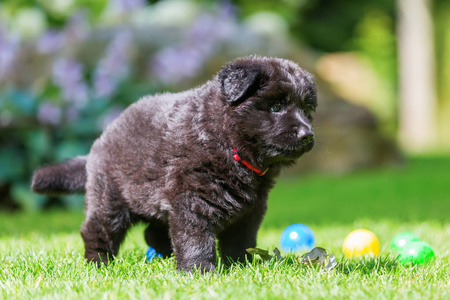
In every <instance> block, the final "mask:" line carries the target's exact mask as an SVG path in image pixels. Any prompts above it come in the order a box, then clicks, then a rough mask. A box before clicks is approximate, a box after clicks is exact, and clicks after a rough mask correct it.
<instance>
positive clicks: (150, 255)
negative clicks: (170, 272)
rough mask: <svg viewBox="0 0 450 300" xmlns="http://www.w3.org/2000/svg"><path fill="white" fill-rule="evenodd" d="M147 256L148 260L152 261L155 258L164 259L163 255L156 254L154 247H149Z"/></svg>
mask: <svg viewBox="0 0 450 300" xmlns="http://www.w3.org/2000/svg"><path fill="white" fill-rule="evenodd" d="M145 255H147V260H148V261H152V260H153V259H154V258H155V257H163V256H162V254H160V253H158V252H156V250H155V249H153V248H152V247H148V249H147V252H146V253H145Z"/></svg>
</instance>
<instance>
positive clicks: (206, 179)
mask: <svg viewBox="0 0 450 300" xmlns="http://www.w3.org/2000/svg"><path fill="white" fill-rule="evenodd" d="M316 105H317V100H316V90H315V86H314V83H313V82H312V79H311V76H310V74H308V73H307V72H305V71H303V70H302V69H300V68H299V67H298V66H297V65H296V64H295V63H293V62H291V61H288V60H283V59H277V58H267V57H257V56H252V57H245V58H241V59H238V60H236V61H233V62H231V63H229V64H227V65H226V66H225V67H223V68H222V70H221V71H220V72H219V73H218V75H217V76H216V77H214V78H213V80H211V81H209V82H207V83H205V84H204V85H202V86H200V87H198V88H195V89H192V90H188V91H186V92H182V93H177V94H161V95H156V96H147V97H144V98H142V99H141V100H139V101H138V102H136V103H134V104H133V105H131V106H130V107H129V108H128V109H127V110H126V111H124V112H123V113H122V115H121V116H120V117H119V118H117V119H116V120H115V121H114V122H113V123H112V124H110V125H109V126H108V127H107V129H106V130H105V132H104V133H103V134H102V135H101V137H100V138H99V139H97V140H96V141H95V143H94V145H93V146H92V148H91V151H90V153H89V156H88V158H87V163H86V171H85V174H87V180H86V185H85V187H86V209H85V213H86V220H85V222H84V224H83V226H82V230H81V234H82V236H83V239H84V242H85V246H86V248H85V250H86V252H85V256H86V258H87V259H88V260H89V261H94V262H96V263H98V264H100V263H102V262H103V263H104V264H107V263H108V261H109V260H112V259H113V258H114V256H116V255H117V253H118V250H119V246H120V243H121V242H122V241H123V239H124V237H125V234H126V232H127V230H128V228H129V227H130V226H132V224H134V223H136V222H138V221H144V222H147V223H149V226H148V228H147V229H146V231H145V239H146V241H147V243H148V244H149V245H150V246H151V247H153V248H155V249H156V250H157V251H158V252H160V253H162V254H163V255H165V256H169V255H171V253H172V251H173V253H174V254H175V257H176V260H177V267H178V269H180V270H188V271H189V270H191V269H192V268H200V269H202V270H204V271H210V270H213V269H214V268H215V263H216V238H217V239H218V245H219V246H220V250H221V256H222V258H223V261H225V262H228V261H229V260H230V259H231V260H232V261H244V260H245V259H248V260H251V257H246V256H247V254H246V251H245V250H246V248H248V247H255V246H256V234H257V231H258V228H259V226H260V224H261V221H262V219H263V216H264V214H265V212H266V208H267V196H268V192H269V190H270V189H271V188H272V186H273V185H274V182H275V178H276V177H277V176H278V174H279V172H280V169H281V168H282V167H283V166H287V165H290V164H292V163H294V162H295V160H296V159H297V158H299V157H300V156H301V155H302V154H303V153H305V152H307V151H309V150H311V148H312V147H313V144H314V139H313V137H314V134H313V132H312V127H311V124H310V122H311V115H310V114H311V112H312V111H313V110H314V109H315V107H316ZM233 147H235V148H237V149H238V151H239V154H240V156H241V157H243V158H244V159H245V160H247V161H248V162H249V163H250V164H252V165H253V166H254V167H256V168H258V169H260V170H265V169H267V168H268V172H267V173H266V175H264V176H259V175H258V174H256V173H255V172H253V171H251V170H250V169H248V168H247V167H245V166H244V165H243V164H241V163H239V162H237V161H235V160H234V159H233ZM81 166H82V164H81V162H80V161H78V163H76V164H74V163H73V161H69V162H67V163H63V164H60V165H56V166H50V167H46V168H44V169H42V170H38V171H37V172H36V173H35V176H34V180H33V189H34V190H36V191H39V192H52V191H54V192H61V191H63V190H65V189H66V190H67V191H69V192H73V191H80V190H82V188H81V187H84V185H82V184H80V181H79V178H81V177H80V176H78V175H77V176H76V177H77V178H78V179H76V180H75V182H74V183H70V181H69V180H67V178H69V177H71V175H73V174H79V173H80V172H79V168H80V167H81Z"/></svg>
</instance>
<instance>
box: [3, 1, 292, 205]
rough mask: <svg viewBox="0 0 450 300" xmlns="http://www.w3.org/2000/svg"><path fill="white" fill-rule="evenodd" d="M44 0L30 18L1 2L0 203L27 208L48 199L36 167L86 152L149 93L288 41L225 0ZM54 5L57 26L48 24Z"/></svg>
mask: <svg viewBox="0 0 450 300" xmlns="http://www.w3.org/2000/svg"><path fill="white" fill-rule="evenodd" d="M40 2H42V4H43V5H42V7H43V8H44V9H46V10H42V9H37V8H32V9H30V8H26V10H27V11H28V14H27V15H26V16H27V17H26V18H25V17H20V18H18V17H17V16H22V14H23V13H22V12H21V11H19V12H16V13H15V14H9V15H7V13H6V12H5V11H8V9H9V8H8V7H7V6H6V4H0V16H7V17H5V18H2V19H0V20H4V21H0V132H1V135H0V143H1V145H2V146H1V148H0V166H1V168H0V207H1V203H2V201H4V200H5V199H6V198H9V197H10V196H11V195H12V198H13V199H14V200H15V201H17V202H19V203H20V204H21V205H22V207H25V208H28V209H39V208H41V207H42V206H43V205H45V203H46V201H47V200H46V199H45V198H39V197H36V196H35V195H33V194H31V192H30V191H29V180H30V177H31V172H32V170H33V169H34V168H36V167H37V166H39V165H42V164H45V163H50V162H54V161H57V160H63V159H67V158H69V157H72V156H75V155H82V154H86V153H87V152H88V151H89V147H90V145H91V143H92V141H93V140H94V139H95V138H96V137H97V136H98V135H99V133H100V132H101V130H102V129H103V128H104V127H105V126H106V125H107V124H108V123H109V122H110V121H112V120H113V119H114V118H115V117H116V116H117V115H118V114H119V113H120V112H121V111H122V110H123V108H124V107H126V106H127V105H129V104H130V103H132V102H134V101H136V100H137V99H138V98H139V97H141V96H142V95H145V94H147V93H155V92H161V91H164V90H181V89H185V88H188V87H190V86H192V85H194V84H197V83H199V82H201V81H203V80H204V79H205V78H207V77H210V76H211V73H212V72H216V71H217V68H218V66H219V65H221V64H222V63H224V62H225V61H227V60H228V59H229V58H231V57H235V56H240V55H246V54H249V53H256V52H259V50H260V49H264V50H263V52H264V53H263V54H279V55H282V53H280V51H283V49H284V47H283V45H284V43H285V40H283V36H284V33H283V32H281V33H280V32H279V33H275V34H274V36H275V37H270V38H269V37H268V36H267V34H266V33H261V32H256V31H255V30H253V29H254V28H258V26H255V24H253V23H252V22H247V23H245V22H244V23H240V22H238V20H237V17H236V11H235V8H234V7H233V6H231V5H230V4H228V3H226V2H220V4H216V5H212V6H210V7H204V6H199V5H198V4H195V3H194V2H188V1H179V0H171V1H163V2H158V3H157V4H155V5H146V3H145V1H144V0H110V1H108V2H104V1H100V0H98V1H92V3H94V4H92V3H91V7H89V6H88V7H87V6H86V5H83V1H78V2H75V3H76V4H77V3H78V4H77V5H75V4H74V5H72V6H71V7H70V8H67V9H68V10H69V12H70V13H68V12H65V11H64V9H62V8H58V7H56V8H54V7H51V6H48V2H49V1H46V0H40ZM99 2H104V3H103V4H104V5H103V6H102V5H98V3H99ZM93 7H95V9H94V8H93ZM99 7H100V8H99ZM24 10H25V9H24ZM55 11H56V12H55ZM52 14H57V16H58V18H59V19H62V22H61V21H60V22H59V23H60V25H59V26H50V25H49V23H48V22H47V23H46V20H47V19H52V16H53V18H54V15H52ZM18 19H20V20H18ZM24 20H26V21H24ZM33 20H34V21H33ZM19 21H20V22H22V23H20V22H19ZM18 22H19V23H20V24H19V25H20V26H18V25H17V24H18ZM27 22H28V23H27ZM33 22H34V23H33ZM57 23H58V22H57ZM36 24H37V25H36ZM16 25H17V26H16ZM274 28H276V26H275V27H274ZM270 52H272V53H270ZM273 52H276V53H273ZM1 191H3V192H1ZM2 199H3V200H2ZM64 199H66V200H65V201H66V204H69V205H72V204H73V205H75V206H79V205H80V203H81V202H80V200H67V199H72V198H64Z"/></svg>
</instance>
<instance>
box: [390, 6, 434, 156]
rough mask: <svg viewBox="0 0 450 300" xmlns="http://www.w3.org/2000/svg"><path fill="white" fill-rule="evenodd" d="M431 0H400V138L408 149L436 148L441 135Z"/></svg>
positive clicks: (415, 150)
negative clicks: (438, 132)
mask: <svg viewBox="0 0 450 300" xmlns="http://www.w3.org/2000/svg"><path fill="white" fill-rule="evenodd" d="M430 1H431V0H397V5H398V23H397V35H398V55H399V67H400V69H399V71H400V72H399V73H400V105H399V139H400V143H401V145H402V146H403V148H404V149H405V150H406V151H408V152H413V153H421V152H424V151H427V150H430V149H432V148H433V147H434V146H435V145H436V138H437V113H436V108H437V100H436V90H435V62H434V39H433V37H434V31H433V22H432V16H431V9H430Z"/></svg>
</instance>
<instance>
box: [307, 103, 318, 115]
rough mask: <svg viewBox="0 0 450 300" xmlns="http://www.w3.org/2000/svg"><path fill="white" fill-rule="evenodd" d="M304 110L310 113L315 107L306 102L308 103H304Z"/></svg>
mask: <svg viewBox="0 0 450 300" xmlns="http://www.w3.org/2000/svg"><path fill="white" fill-rule="evenodd" d="M306 111H307V112H308V113H311V112H313V111H316V107H315V106H314V105H312V104H308V105H306Z"/></svg>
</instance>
